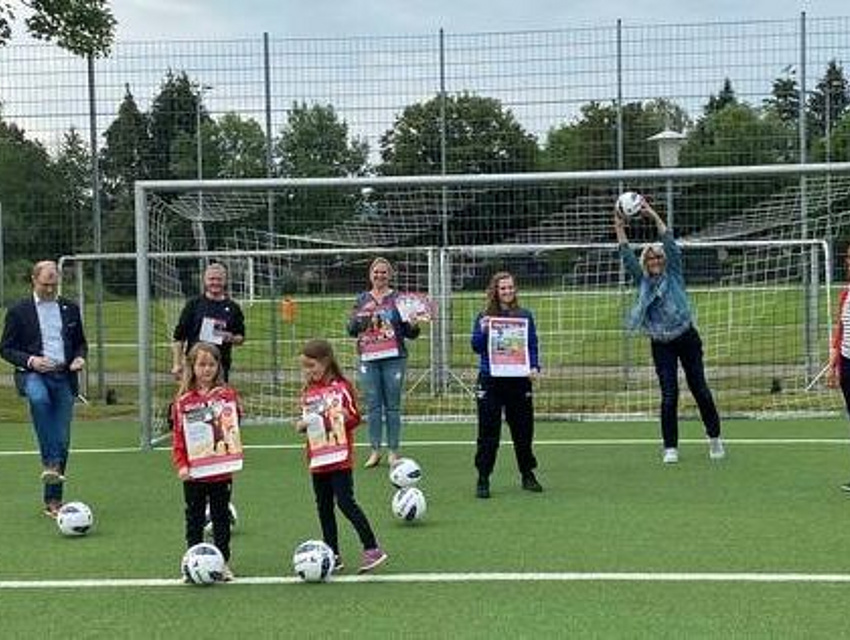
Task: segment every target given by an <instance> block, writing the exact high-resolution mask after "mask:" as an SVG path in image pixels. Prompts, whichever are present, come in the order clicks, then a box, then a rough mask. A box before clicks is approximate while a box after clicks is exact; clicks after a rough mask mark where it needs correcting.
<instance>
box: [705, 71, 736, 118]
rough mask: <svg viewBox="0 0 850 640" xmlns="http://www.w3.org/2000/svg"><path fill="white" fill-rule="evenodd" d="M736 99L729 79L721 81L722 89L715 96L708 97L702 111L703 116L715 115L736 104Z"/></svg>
mask: <svg viewBox="0 0 850 640" xmlns="http://www.w3.org/2000/svg"><path fill="white" fill-rule="evenodd" d="M737 103H738V98H737V96H736V95H735V90H734V89H733V88H732V81H731V80H730V79H729V78H725V79H724V80H723V87H722V88H721V89H720V91H719V92H718V93H717V95H713V96H710V97H709V98H708V102H707V103H706V104H705V107H704V108H703V111H704V113H705V115H711V114H712V113H717V112H718V111H721V110H723V109H725V108H726V107H728V106H729V105H732V104H737Z"/></svg>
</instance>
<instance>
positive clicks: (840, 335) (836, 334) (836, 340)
mask: <svg viewBox="0 0 850 640" xmlns="http://www.w3.org/2000/svg"><path fill="white" fill-rule="evenodd" d="M848 298H850V285H848V286H846V287H844V288H843V289H842V290H841V294H840V295H839V296H838V313H836V315H835V328H834V329H833V330H832V345H831V346H832V352H833V353H832V354H830V355H831V356H833V357H831V358H830V362H832V366H833V367H837V366H838V355H839V354H840V353H841V342H842V340H844V323H843V322H842V320H841V318H842V317H843V316H844V306H845V305H846V304H847V302H848Z"/></svg>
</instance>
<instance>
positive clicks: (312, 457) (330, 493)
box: [295, 340, 388, 573]
mask: <svg viewBox="0 0 850 640" xmlns="http://www.w3.org/2000/svg"><path fill="white" fill-rule="evenodd" d="M300 361H301V369H302V371H303V373H304V389H303V391H302V393H301V409H302V417H301V419H300V420H298V421H296V423H295V428H296V430H297V431H298V432H299V433H306V435H307V460H308V466H309V469H310V474H311V476H312V479H313V491H314V492H315V494H316V508H317V509H318V511H319V523H320V524H321V526H322V536H323V537H324V540H325V543H327V545H328V546H329V547H330V548H331V549H333V551H334V554H336V566H335V570H337V571H339V570H340V569H342V568H343V564H342V559H341V558H340V555H339V538H338V532H337V524H336V515H335V513H334V500H336V504H337V505H338V506H339V509H340V511H342V513H343V515H344V516H345V517H346V518H348V520H349V522H351V524H352V525H353V526H354V529H355V530H356V531H357V535H358V536H359V537H360V542H361V543H362V544H363V561H362V563H361V565H360V573H364V572H366V571H370V570H372V569H374V568H375V567H377V566H378V565H380V564H381V563H383V562H384V561H385V560H386V559H387V557H388V556H387V554H386V553H384V551H383V550H381V548H380V547H379V546H378V542H377V540H376V539H375V534H374V532H373V531H372V527H371V525H370V524H369V520H368V519H367V518H366V515H365V514H364V513H363V510H362V509H361V508H360V506H359V505H358V504H357V501H356V500H355V499H354V481H353V479H352V471H351V470H352V463H353V457H354V429H355V428H356V427H357V425H358V424H359V423H360V412H359V410H358V409H357V401H356V399H355V394H354V389H353V388H352V386H351V383H350V382H349V381H348V380H347V379H346V378H345V376H344V375H343V374H342V369H341V368H340V366H339V363H337V361H336V358H335V357H334V352H333V347H331V345H330V343H329V342H327V341H326V340H310V341H308V342H307V343H306V344H305V345H304V348H303V349H302V350H301V355H300Z"/></svg>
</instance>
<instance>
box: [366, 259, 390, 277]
mask: <svg viewBox="0 0 850 640" xmlns="http://www.w3.org/2000/svg"><path fill="white" fill-rule="evenodd" d="M379 264H383V265H386V267H387V270H388V271H389V275H390V276H392V275H393V273H395V269H393V265H392V263H391V262H390V261H389V260H387V259H386V258H384V257H381V256H378V257H377V258H375V259H374V260H372V262H371V263H370V264H369V275H372V269H374V268H375V267H377V266H378V265H379Z"/></svg>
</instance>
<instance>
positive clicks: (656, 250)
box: [640, 243, 667, 275]
mask: <svg viewBox="0 0 850 640" xmlns="http://www.w3.org/2000/svg"><path fill="white" fill-rule="evenodd" d="M652 256H659V257H661V258H663V259H665V260H666V259H667V255H666V254H665V253H664V245H662V244H659V243H655V244H648V245H646V246H645V247H644V248H643V251H641V252H640V268H641V269H642V270H643V273H644V275H646V274H648V273H649V271H647V268H646V261H647V260H648V259H649V258H650V257H652Z"/></svg>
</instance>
